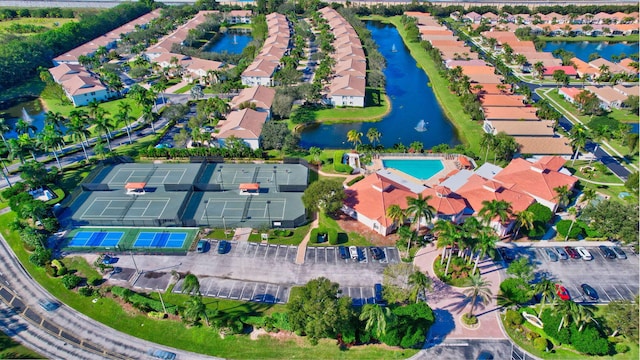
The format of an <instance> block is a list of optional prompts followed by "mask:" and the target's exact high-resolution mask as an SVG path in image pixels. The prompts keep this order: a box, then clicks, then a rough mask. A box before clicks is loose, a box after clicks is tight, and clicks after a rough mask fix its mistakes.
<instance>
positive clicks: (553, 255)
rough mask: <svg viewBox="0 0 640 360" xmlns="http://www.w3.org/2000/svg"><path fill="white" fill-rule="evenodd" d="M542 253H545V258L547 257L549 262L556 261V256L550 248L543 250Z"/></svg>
mask: <svg viewBox="0 0 640 360" xmlns="http://www.w3.org/2000/svg"><path fill="white" fill-rule="evenodd" d="M544 252H546V253H547V256H548V257H549V260H550V261H554V262H555V261H558V254H557V253H556V252H555V251H553V249H551V248H544Z"/></svg>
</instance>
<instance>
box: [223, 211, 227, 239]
mask: <svg viewBox="0 0 640 360" xmlns="http://www.w3.org/2000/svg"><path fill="white" fill-rule="evenodd" d="M222 226H224V237H225V238H226V237H227V222H226V221H225V219H224V215H222Z"/></svg>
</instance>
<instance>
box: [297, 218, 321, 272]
mask: <svg viewBox="0 0 640 360" xmlns="http://www.w3.org/2000/svg"><path fill="white" fill-rule="evenodd" d="M314 216H315V219H313V221H312V222H311V226H310V227H309V232H308V233H307V235H305V236H304V238H303V239H302V242H301V243H300V245H298V253H297V254H296V264H298V265H302V264H304V258H305V256H306V255H307V244H309V238H310V237H311V230H312V229H315V228H317V227H318V223H319V220H318V215H317V214H316V213H314Z"/></svg>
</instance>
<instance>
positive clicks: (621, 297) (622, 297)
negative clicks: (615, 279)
mask: <svg viewBox="0 0 640 360" xmlns="http://www.w3.org/2000/svg"><path fill="white" fill-rule="evenodd" d="M613 290H615V291H616V292H617V293H618V295H620V299H624V296H622V294H620V291H618V289H617V288H616V287H615V286H614V287H613Z"/></svg>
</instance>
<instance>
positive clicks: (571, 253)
mask: <svg viewBox="0 0 640 360" xmlns="http://www.w3.org/2000/svg"><path fill="white" fill-rule="evenodd" d="M564 251H566V252H567V254H569V256H570V257H571V258H572V259H580V254H578V252H577V251H576V249H574V248H572V247H571V246H565V247H564Z"/></svg>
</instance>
